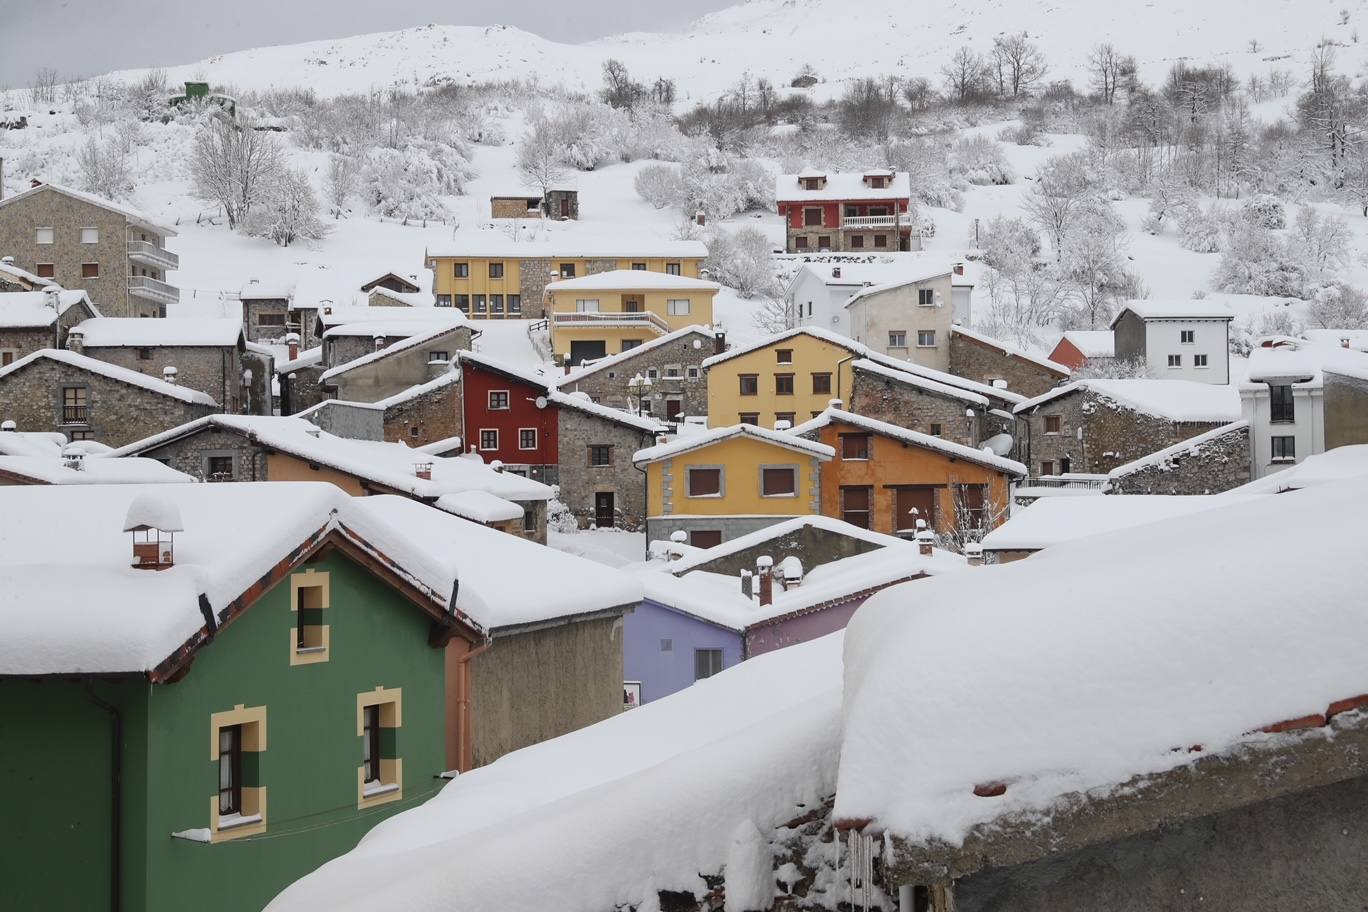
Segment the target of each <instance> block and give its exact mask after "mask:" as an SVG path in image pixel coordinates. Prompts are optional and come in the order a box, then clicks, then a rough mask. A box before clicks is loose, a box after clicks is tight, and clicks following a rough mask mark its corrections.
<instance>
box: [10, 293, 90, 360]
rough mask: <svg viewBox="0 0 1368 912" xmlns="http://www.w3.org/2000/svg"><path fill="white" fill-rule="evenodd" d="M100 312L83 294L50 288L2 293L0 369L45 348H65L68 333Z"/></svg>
mask: <svg viewBox="0 0 1368 912" xmlns="http://www.w3.org/2000/svg"><path fill="white" fill-rule="evenodd" d="M99 315H100V312H99V311H98V310H96V309H95V305H94V304H92V303H91V301H90V297H89V296H88V295H87V294H86V293H85V292H84V291H67V290H66V289H64V288H59V287H58V286H56V285H48V286H47V287H46V288H40V289H38V290H36V291H9V292H4V293H0V367H4V366H5V365H7V364H11V363H13V362H15V361H18V360H19V359H20V358H22V357H24V356H25V355H30V354H33V353H34V352H36V351H38V350H39V349H43V348H66V344H67V333H68V331H70V329H71V328H72V327H73V326H75V325H77V324H78V323H80V322H81V321H83V320H89V319H91V318H92V317H98V316H99Z"/></svg>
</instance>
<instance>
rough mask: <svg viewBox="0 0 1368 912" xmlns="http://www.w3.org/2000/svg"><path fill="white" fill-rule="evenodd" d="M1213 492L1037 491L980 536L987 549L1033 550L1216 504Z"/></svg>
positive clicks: (1182, 514) (1204, 508)
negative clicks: (1029, 500)
mask: <svg viewBox="0 0 1368 912" xmlns="http://www.w3.org/2000/svg"><path fill="white" fill-rule="evenodd" d="M1222 503H1224V501H1222V500H1218V499H1216V498H1215V497H1213V496H1211V495H1204V494H1194V495H1178V494H1122V495H1110V496H1106V495H1104V496H1100V497H1041V498H1039V499H1037V500H1036V501H1035V503H1033V504H1031V505H1030V506H1028V507H1024V508H1022V509H1018V510H1017V511H1016V512H1014V513H1013V514H1012V516H1011V518H1010V519H1008V520H1007V521H1006V522H1005V523H1003V524H1002V525H1000V526H998V527H997V528H996V529H994V530H993V531H991V532H989V533H988V534H987V535H985V536H984V537H983V547H984V550H987V551H1034V550H1037V549H1040V548H1049V547H1051V546H1054V545H1057V544H1059V543H1060V542H1066V541H1073V540H1074V539H1079V538H1088V537H1090V536H1094V535H1104V534H1106V533H1108V532H1115V531H1116V530H1118V529H1129V528H1131V527H1132V526H1139V525H1144V524H1145V523H1151V522H1158V521H1159V520H1162V519H1171V518H1173V517H1175V516H1186V515H1188V514H1189V513H1197V512H1199V511H1202V510H1210V509H1212V508H1213V507H1219V506H1220V505H1221V504H1222Z"/></svg>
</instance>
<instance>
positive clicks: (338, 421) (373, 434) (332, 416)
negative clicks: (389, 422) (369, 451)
mask: <svg viewBox="0 0 1368 912" xmlns="http://www.w3.org/2000/svg"><path fill="white" fill-rule="evenodd" d="M384 418H385V416H384V412H383V411H381V410H380V409H378V408H366V407H365V406H360V405H353V404H351V403H349V402H337V401H335V400H327V399H325V400H324V401H323V402H322V404H321V405H320V407H319V408H316V409H314V410H313V411H311V412H309V414H308V415H305V416H304V420H306V421H308V422H309V423H311V424H315V425H317V426H318V427H320V428H322V429H323V430H325V431H327V432H328V433H329V434H335V435H337V436H338V437H347V438H349V439H351V440H384V439H385V420H384Z"/></svg>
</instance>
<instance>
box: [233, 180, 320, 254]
mask: <svg viewBox="0 0 1368 912" xmlns="http://www.w3.org/2000/svg"><path fill="white" fill-rule="evenodd" d="M246 228H247V233H248V234H250V235H252V236H254V237H268V238H270V239H271V240H273V241H275V242H276V243H277V244H279V245H280V246H281V247H288V246H290V245H291V244H293V243H294V242H295V241H297V240H299V239H300V238H307V239H311V240H312V239H317V238H321V237H323V236H324V235H325V234H327V231H328V229H327V226H325V225H324V224H323V222H322V220H321V219H319V217H318V200H317V198H315V196H314V192H313V187H312V186H310V185H309V176H308V175H307V174H305V173H304V172H303V171H297V170H294V169H288V168H287V169H286V170H284V171H283V172H281V174H280V175H279V176H278V177H277V178H276V179H275V180H274V181H272V182H271V183H270V185H268V187H267V189H266V192H265V193H264V194H263V196H262V199H261V201H260V203H259V204H258V205H257V206H255V207H253V209H252V212H251V214H250V215H248V217H247V221H246Z"/></svg>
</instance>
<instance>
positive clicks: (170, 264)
mask: <svg viewBox="0 0 1368 912" xmlns="http://www.w3.org/2000/svg"><path fill="white" fill-rule="evenodd" d="M128 256H129V259H133V260H142V261H144V262H147V263H151V264H152V265H154V266H160V267H161V268H163V269H179V268H180V257H178V256H176V255H175V254H174V253H172V252H171V251H169V250H167V249H166V248H165V247H158V246H157V245H156V244H153V243H151V242H150V241H129V242H128Z"/></svg>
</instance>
